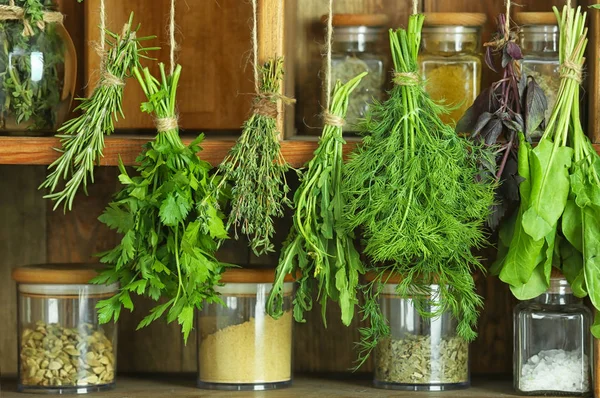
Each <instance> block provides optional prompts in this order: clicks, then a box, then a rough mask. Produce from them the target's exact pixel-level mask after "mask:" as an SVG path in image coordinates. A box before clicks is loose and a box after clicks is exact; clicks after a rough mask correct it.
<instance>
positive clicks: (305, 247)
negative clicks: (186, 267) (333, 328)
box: [267, 72, 366, 326]
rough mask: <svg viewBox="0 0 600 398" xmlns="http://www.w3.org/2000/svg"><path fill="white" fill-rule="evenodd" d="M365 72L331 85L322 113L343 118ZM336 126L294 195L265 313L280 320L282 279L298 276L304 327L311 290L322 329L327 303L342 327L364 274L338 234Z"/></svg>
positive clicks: (343, 234) (350, 242)
mask: <svg viewBox="0 0 600 398" xmlns="http://www.w3.org/2000/svg"><path fill="white" fill-rule="evenodd" d="M364 76H366V72H365V73H363V74H361V75H359V76H357V77H355V78H354V79H352V80H350V81H349V82H347V83H346V84H343V85H342V84H341V82H339V81H338V82H337V84H336V86H335V88H334V90H333V95H332V101H331V105H330V107H331V109H329V110H328V112H329V113H330V114H331V115H333V116H335V117H339V118H342V119H343V118H345V117H346V112H347V111H348V104H349V97H350V93H352V91H353V90H354V89H355V88H356V87H357V86H358V85H359V83H360V81H361V79H362V78H363V77H364ZM344 144H345V141H344V139H343V137H342V126H332V125H330V124H325V127H324V128H323V133H322V135H321V139H320V141H319V146H318V147H317V150H316V151H315V153H314V156H313V158H312V159H311V160H310V162H308V165H307V170H306V171H305V172H304V174H303V175H302V178H301V182H300V187H299V188H298V190H297V191H296V194H295V195H294V206H295V212H294V217H293V222H294V223H293V226H292V228H291V231H290V233H289V236H288V239H287V241H286V242H285V243H284V246H283V249H282V252H281V258H280V260H279V265H278V267H277V272H276V275H275V282H274V284H273V289H272V290H271V294H270V296H269V300H268V302H267V312H269V314H271V315H273V316H274V317H276V318H277V317H280V316H281V315H283V285H284V280H285V276H286V275H288V274H290V273H291V274H294V275H296V274H297V273H298V272H299V273H300V279H299V286H298V290H297V291H296V295H295V299H294V317H295V319H296V321H298V322H303V321H304V312H305V311H310V310H311V308H312V294H311V291H312V285H313V281H316V283H317V285H318V289H319V297H320V300H321V308H322V309H323V314H322V315H323V323H325V324H327V321H326V319H325V310H326V305H327V301H328V300H332V301H335V302H338V303H339V305H340V309H341V311H342V322H343V323H344V324H345V325H346V326H348V325H349V324H350V322H352V318H353V317H354V307H355V305H356V304H358V299H357V298H356V291H357V285H358V278H359V275H360V274H362V273H363V272H364V267H363V264H362V262H361V260H360V255H359V253H358V252H357V251H356V248H355V247H354V235H353V234H352V233H349V232H348V231H346V230H343V229H342V228H340V223H341V222H342V220H343V211H344V201H343V198H342V192H341V185H342V170H343V164H344V158H343V151H342V150H343V146H344Z"/></svg>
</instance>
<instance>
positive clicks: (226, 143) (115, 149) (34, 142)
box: [0, 135, 600, 168]
mask: <svg viewBox="0 0 600 398" xmlns="http://www.w3.org/2000/svg"><path fill="white" fill-rule="evenodd" d="M149 139H150V137H143V136H137V137H132V136H118V135H116V136H111V137H106V139H105V144H106V147H105V149H104V157H103V158H102V159H101V161H100V165H101V166H116V165H118V164H119V157H121V159H123V163H124V164H125V165H128V166H131V165H134V164H135V159H136V157H137V156H138V155H139V153H140V152H141V151H142V146H143V145H144V143H146V142H148V140H149ZM183 141H184V143H186V144H189V143H190V142H191V141H192V138H184V140H183ZM234 143H235V138H227V139H223V138H212V137H211V138H206V139H205V140H204V141H203V142H202V144H201V146H202V151H201V152H200V154H199V155H200V157H201V158H202V159H203V160H206V161H208V162H209V163H211V164H212V165H213V166H215V165H218V164H219V163H221V161H222V160H223V159H224V158H225V156H226V155H227V153H228V152H229V150H230V149H231V147H232V146H233V144H234ZM317 144H318V143H317V141H316V140H314V139H313V140H303V139H301V138H296V139H293V140H284V141H282V142H281V151H282V153H283V156H284V158H285V159H286V160H287V161H288V163H289V164H290V165H291V166H292V167H295V168H299V167H302V166H304V164H305V163H306V162H308V161H309V160H310V159H311V158H312V155H313V152H314V151H315V149H316V148H317ZM356 144H357V141H356V140H352V139H349V142H348V144H347V145H345V147H344V153H345V154H348V153H349V152H350V151H352V149H354V147H355V146H356ZM59 147H60V143H59V140H58V138H55V137H0V164H12V165H17V164H18V165H49V164H51V163H52V162H54V161H55V160H56V159H57V158H58V156H59V153H58V152H57V151H56V150H55V148H59ZM594 148H595V149H596V151H597V152H598V153H600V144H595V145H594Z"/></svg>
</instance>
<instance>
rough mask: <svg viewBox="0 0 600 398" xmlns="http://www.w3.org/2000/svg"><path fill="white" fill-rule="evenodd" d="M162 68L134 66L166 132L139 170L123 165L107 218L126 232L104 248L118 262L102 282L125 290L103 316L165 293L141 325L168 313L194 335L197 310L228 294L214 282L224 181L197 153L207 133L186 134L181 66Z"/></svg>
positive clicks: (148, 107)
mask: <svg viewBox="0 0 600 398" xmlns="http://www.w3.org/2000/svg"><path fill="white" fill-rule="evenodd" d="M159 66H160V79H156V78H155V77H154V76H152V75H151V74H150V72H149V70H148V69H147V68H145V69H143V70H140V69H138V68H137V67H134V68H133V73H134V75H135V76H136V78H137V80H138V81H139V83H140V85H141V87H142V89H143V91H144V93H145V94H146V97H147V98H148V102H145V103H143V104H142V110H143V111H144V112H147V113H150V114H153V115H154V116H155V117H156V119H157V128H158V130H159V131H158V135H157V136H156V138H155V139H154V140H153V141H151V142H149V143H147V144H146V145H145V146H144V150H143V152H142V154H141V155H140V156H139V157H138V158H137V163H138V166H136V172H137V175H136V176H130V175H129V173H128V172H127V170H126V169H125V167H124V166H123V164H122V163H121V164H120V170H121V175H120V176H119V180H120V181H121V183H122V184H123V185H124V187H123V189H122V190H121V191H120V192H119V193H117V194H116V196H115V198H114V200H113V202H112V203H110V204H109V206H108V207H107V208H106V210H105V211H104V213H103V214H102V215H101V216H100V218H99V219H100V221H101V222H102V223H104V224H106V225H107V226H108V227H110V228H111V229H114V230H116V231H117V232H119V233H121V234H122V235H123V238H122V240H121V242H120V244H118V245H117V246H116V247H115V248H113V249H112V250H110V251H108V252H105V253H103V254H102V256H101V261H102V262H103V263H105V264H107V265H109V266H110V268H109V269H108V270H107V271H105V272H104V273H102V274H101V275H100V276H99V277H98V278H96V279H95V280H94V282H95V283H100V284H103V283H114V282H120V290H119V293H118V294H117V295H115V296H114V297H112V298H110V299H107V300H104V301H101V302H100V303H99V304H98V308H99V312H100V321H101V322H109V321H110V320H111V319H114V320H115V321H116V320H117V319H118V318H119V315H120V312H121V309H122V307H125V308H126V309H129V310H133V308H134V306H133V302H132V300H131V294H137V295H143V296H146V297H150V298H151V299H153V300H155V301H158V300H159V299H161V298H163V299H165V300H166V301H165V302H163V303H161V304H159V305H157V306H156V307H155V308H153V309H152V310H151V311H150V314H149V315H148V316H146V317H145V318H144V319H143V320H142V322H141V323H140V325H139V327H144V326H146V325H148V324H150V323H151V322H153V321H154V320H156V319H158V318H160V317H162V316H163V315H164V314H166V318H167V321H168V322H172V321H174V320H177V321H178V322H179V324H180V325H181V326H182V331H183V335H184V339H185V340H186V341H187V338H188V336H189V333H190V331H191V330H192V328H193V320H194V310H195V308H198V309H200V308H202V305H203V303H205V302H207V303H213V302H218V301H219V300H220V299H219V297H218V295H217V293H216V292H215V290H214V286H215V285H217V284H218V283H219V280H220V277H221V273H222V272H223V271H224V268H225V265H224V264H222V263H220V262H219V261H217V259H216V258H215V251H216V249H217V245H218V241H219V240H222V239H226V238H227V232H226V230H225V225H224V221H223V220H224V215H223V214H222V213H221V211H220V210H219V209H220V208H221V206H223V203H218V202H217V200H216V199H215V198H214V197H213V196H211V195H212V194H213V193H214V192H215V187H213V186H212V185H211V184H212V183H213V182H218V181H214V180H213V179H212V178H211V177H210V176H209V172H210V170H211V166H210V164H209V163H207V162H205V161H202V160H200V158H199V157H198V155H197V152H198V151H199V150H200V147H199V144H200V143H201V141H202V139H203V136H202V135H201V136H199V137H198V138H197V139H196V140H195V141H193V142H192V143H191V144H190V145H189V146H185V145H184V144H183V142H182V141H181V138H180V137H179V130H178V127H177V119H176V101H175V99H176V92H177V84H178V82H179V77H180V75H181V66H177V67H176V68H175V70H174V73H173V74H172V76H167V75H166V73H165V67H164V65H163V64H160V65H159ZM221 197H225V195H224V194H223V195H221Z"/></svg>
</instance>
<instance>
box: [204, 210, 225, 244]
mask: <svg viewBox="0 0 600 398" xmlns="http://www.w3.org/2000/svg"><path fill="white" fill-rule="evenodd" d="M206 215H207V217H208V232H209V234H210V237H211V238H213V239H227V237H228V236H227V230H226V229H225V224H224V223H223V220H222V219H221V217H219V213H218V211H217V209H216V208H215V207H214V206H208V207H207V209H206Z"/></svg>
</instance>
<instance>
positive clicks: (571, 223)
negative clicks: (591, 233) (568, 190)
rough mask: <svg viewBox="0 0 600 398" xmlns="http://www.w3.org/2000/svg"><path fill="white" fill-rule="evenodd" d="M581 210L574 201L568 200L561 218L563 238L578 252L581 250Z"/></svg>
mask: <svg viewBox="0 0 600 398" xmlns="http://www.w3.org/2000/svg"><path fill="white" fill-rule="evenodd" d="M581 213H582V210H581V208H580V207H579V206H577V204H576V203H575V201H573V200H568V201H567V205H566V206H565V212H564V213H563V215H562V218H561V223H562V224H561V226H562V232H563V234H564V235H565V238H567V240H568V241H569V242H570V243H571V245H573V246H574V247H575V249H577V250H579V251H580V252H581V251H583V242H582V240H583V227H582V221H581Z"/></svg>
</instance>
